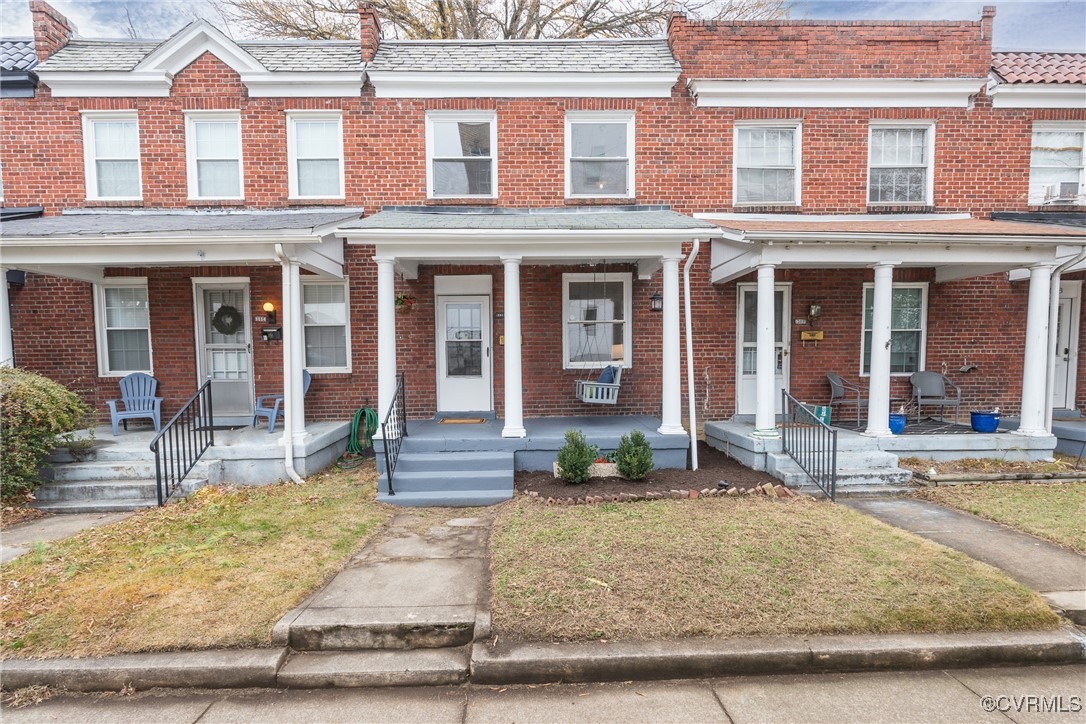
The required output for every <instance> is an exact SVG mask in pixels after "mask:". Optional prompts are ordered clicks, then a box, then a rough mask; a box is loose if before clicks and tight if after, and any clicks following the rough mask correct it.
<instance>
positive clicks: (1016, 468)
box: [898, 453, 1083, 475]
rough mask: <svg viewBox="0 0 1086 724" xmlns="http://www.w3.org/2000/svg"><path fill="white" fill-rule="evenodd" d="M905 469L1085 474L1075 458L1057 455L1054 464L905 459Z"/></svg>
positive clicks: (917, 470)
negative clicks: (1076, 466)
mask: <svg viewBox="0 0 1086 724" xmlns="http://www.w3.org/2000/svg"><path fill="white" fill-rule="evenodd" d="M898 464H899V465H900V466H901V467H903V468H908V469H909V470H912V471H913V472H914V473H926V472H928V470H929V469H931V468H935V471H936V472H937V473H938V474H940V475H944V474H949V473H954V474H960V473H986V474H987V473H1034V474H1047V475H1052V474H1060V473H1076V472H1083V471H1082V470H1076V469H1075V458H1073V457H1071V456H1070V455H1062V454H1060V453H1056V454H1055V459H1054V460H1053V462H1044V461H1035V462H1026V461H1021V460H1018V461H1015V460H999V459H996V458H965V459H963V460H932V459H930V458H918V457H905V458H901V459H900V460H899V461H898Z"/></svg>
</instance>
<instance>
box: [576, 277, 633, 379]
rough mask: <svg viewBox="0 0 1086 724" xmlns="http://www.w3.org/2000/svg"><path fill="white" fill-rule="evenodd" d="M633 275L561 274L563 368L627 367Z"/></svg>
mask: <svg viewBox="0 0 1086 724" xmlns="http://www.w3.org/2000/svg"><path fill="white" fill-rule="evenodd" d="M631 283H632V275H630V274H626V273H621V274H614V273H608V274H563V275H562V309H563V312H564V315H565V316H564V325H563V326H564V327H565V329H564V330H563V337H562V352H563V358H564V365H563V366H564V367H565V368H566V369H571V368H597V369H598V368H602V367H605V366H607V365H610V364H621V365H622V366H623V367H629V366H630V361H631V359H632V354H631V352H632V351H631V348H630V344H631V329H630V314H631V301H630V286H631Z"/></svg>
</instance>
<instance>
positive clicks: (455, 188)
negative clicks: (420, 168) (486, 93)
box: [426, 111, 498, 198]
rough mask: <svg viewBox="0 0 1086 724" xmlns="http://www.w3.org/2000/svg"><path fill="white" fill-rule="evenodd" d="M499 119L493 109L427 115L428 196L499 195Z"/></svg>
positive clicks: (436, 112)
mask: <svg viewBox="0 0 1086 724" xmlns="http://www.w3.org/2000/svg"><path fill="white" fill-rule="evenodd" d="M497 150H498V122H497V116H496V114H495V113H494V111H431V112H429V113H427V114H426V189H427V192H426V195H427V196H428V197H429V198H466V197H482V198H495V197H497V195H498V181H497V179H498V162H497Z"/></svg>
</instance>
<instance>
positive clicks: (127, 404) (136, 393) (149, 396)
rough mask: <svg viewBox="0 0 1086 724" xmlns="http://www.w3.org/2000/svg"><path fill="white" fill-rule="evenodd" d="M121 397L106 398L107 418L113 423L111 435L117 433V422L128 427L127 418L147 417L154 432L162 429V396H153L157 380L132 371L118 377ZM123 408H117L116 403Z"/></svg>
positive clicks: (156, 388) (125, 427)
mask: <svg viewBox="0 0 1086 724" xmlns="http://www.w3.org/2000/svg"><path fill="white" fill-rule="evenodd" d="M118 384H119V385H120V387H121V399H119V400H107V401H106V404H107V405H109V420H110V423H112V425H113V435H114V436H116V435H117V423H121V424H122V425H124V429H125V430H127V429H128V421H129V420H140V419H149V420H151V421H152V422H153V423H154V425H155V432H158V431H159V430H161V429H162V398H161V397H155V392H156V391H157V390H158V380H156V379H155V378H154V377H152V376H151V375H149V374H146V373H144V372H133V373H132V374H130V375H126V376H124V377H122V378H121V379H120V381H119V382H118ZM118 402H119V403H121V405H122V406H123V409H118V407H117V403H118Z"/></svg>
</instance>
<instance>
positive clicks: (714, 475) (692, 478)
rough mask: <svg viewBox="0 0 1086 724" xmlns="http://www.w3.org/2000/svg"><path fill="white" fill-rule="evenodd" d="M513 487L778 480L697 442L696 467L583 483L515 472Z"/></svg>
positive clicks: (640, 489) (745, 484) (560, 494)
mask: <svg viewBox="0 0 1086 724" xmlns="http://www.w3.org/2000/svg"><path fill="white" fill-rule="evenodd" d="M514 480H515V485H516V489H517V491H518V492H520V493H527V492H529V491H534V492H536V493H539V495H540V497H542V498H568V497H570V496H574V497H578V498H583V497H584V496H586V495H602V496H607V495H618V494H620V493H639V494H640V493H646V492H648V493H665V492H668V491H670V490H704V489H705V488H716V487H717V484H718V483H719V482H720V481H722V480H723V481H726V482H727V483H728V484H729V485H735V486H737V487H740V488H753V487H755V486H757V485H763V484H765V483H774V484H775V483H778V482H780V481H778V480H777V479H775V478H773V477H772V476H770V475H766V474H765V473H760V472H757V471H755V470H751V469H750V468H748V467H745V466H743V465H741V464H740V463H739V462H737V461H736V460H734V459H732V458H730V457H728V456H727V455H725V454H724V453H722V452H720V451H719V450H716V449H714V448H711V447H709V446H708V445H706V444H705V443H704V442H698V469H697V470H654V471H653V472H651V473H649V475H648V477H646V478H645V479H644V480H636V481H635V480H626V479H625V478H618V477H614V478H592V479H591V480H589V481H588V482H587V483H584V484H583V485H570V484H568V483H565V482H563V481H561V480H559V479H557V478H555V477H554V475H552V474H551V473H549V472H546V471H538V472H518V473H517V474H516V477H515V479H514Z"/></svg>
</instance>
